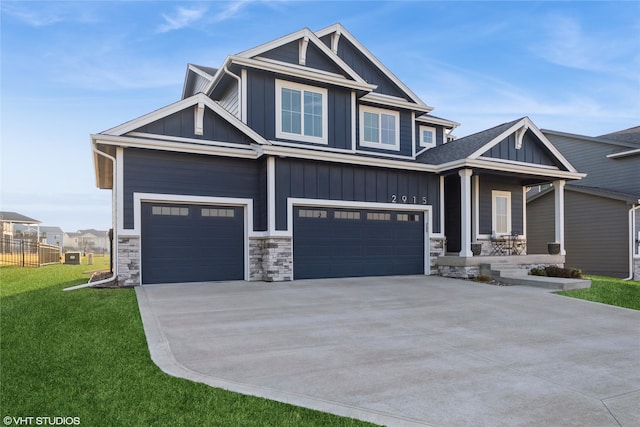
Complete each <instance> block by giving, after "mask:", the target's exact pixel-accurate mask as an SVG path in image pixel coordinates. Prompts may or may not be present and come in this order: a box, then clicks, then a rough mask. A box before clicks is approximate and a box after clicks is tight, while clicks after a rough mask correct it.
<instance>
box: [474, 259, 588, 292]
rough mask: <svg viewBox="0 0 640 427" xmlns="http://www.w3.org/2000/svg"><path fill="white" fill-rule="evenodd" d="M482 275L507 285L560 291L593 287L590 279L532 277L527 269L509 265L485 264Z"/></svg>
mask: <svg viewBox="0 0 640 427" xmlns="http://www.w3.org/2000/svg"><path fill="white" fill-rule="evenodd" d="M480 274H483V275H486V276H489V277H491V278H492V279H493V280H495V281H497V282H500V283H504V284H507V285H521V286H535V287H539V288H546V289H554V290H558V291H571V290H574V289H585V288H590V287H591V280H589V279H565V278H562V277H546V276H530V275H529V272H528V271H527V270H526V269H524V268H518V266H517V265H513V264H508V263H500V264H483V265H481V266H480Z"/></svg>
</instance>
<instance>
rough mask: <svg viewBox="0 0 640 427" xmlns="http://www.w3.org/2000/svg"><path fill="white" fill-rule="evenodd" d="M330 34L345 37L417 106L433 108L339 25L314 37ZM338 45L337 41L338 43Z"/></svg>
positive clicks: (427, 109) (325, 29)
mask: <svg viewBox="0 0 640 427" xmlns="http://www.w3.org/2000/svg"><path fill="white" fill-rule="evenodd" d="M330 34H335V35H336V37H345V38H346V39H347V40H349V42H350V43H351V44H352V45H353V46H355V47H356V48H357V49H358V50H359V51H360V52H361V53H362V54H363V55H364V56H365V57H366V58H367V59H368V60H369V61H371V63H372V64H373V65H375V66H376V67H377V68H378V69H379V70H380V71H381V72H382V73H383V74H384V75H385V76H386V77H387V78H389V80H391V81H392V82H393V83H394V84H395V85H396V86H397V87H398V88H400V90H402V92H404V93H405V94H406V95H407V96H408V97H409V99H411V100H412V101H413V102H414V103H416V104H417V105H418V106H421V107H423V109H424V111H427V112H428V111H431V110H433V107H429V106H428V105H427V104H425V102H424V101H422V99H420V97H419V96H418V95H416V94H415V93H414V92H413V91H412V90H411V89H409V87H408V86H407V85H405V84H404V83H403V82H402V80H400V79H399V78H398V77H397V76H396V75H395V74H393V73H392V72H391V70H389V69H388V68H387V67H386V66H385V65H384V64H383V63H382V62H380V60H379V59H378V58H376V57H375V55H373V53H371V51H369V49H367V48H366V47H365V46H364V45H363V44H362V43H360V42H359V41H358V39H356V38H355V37H354V36H353V35H352V34H351V33H350V32H349V31H347V29H346V28H344V27H343V26H342V24H340V23H336V24H333V25H330V26H328V27H326V28H323V29H321V30H319V31H316V35H317V36H318V37H324V36H327V35H330ZM337 43H339V40H338V42H337Z"/></svg>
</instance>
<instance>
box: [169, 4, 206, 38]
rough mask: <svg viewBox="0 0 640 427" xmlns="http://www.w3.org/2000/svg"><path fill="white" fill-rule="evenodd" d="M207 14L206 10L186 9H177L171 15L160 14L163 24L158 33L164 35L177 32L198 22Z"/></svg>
mask: <svg viewBox="0 0 640 427" xmlns="http://www.w3.org/2000/svg"><path fill="white" fill-rule="evenodd" d="M206 12H207V9H206V8H198V9H187V8H184V7H179V8H178V10H177V11H176V12H175V14H173V15H167V14H164V13H163V14H162V17H163V18H164V20H165V23H164V24H162V25H160V26H159V27H158V32H160V33H166V32H169V31H173V30H179V29H181V28H184V27H188V26H189V25H191V24H193V23H195V22H197V21H199V20H200V19H202V17H203V16H204V15H205V13H206Z"/></svg>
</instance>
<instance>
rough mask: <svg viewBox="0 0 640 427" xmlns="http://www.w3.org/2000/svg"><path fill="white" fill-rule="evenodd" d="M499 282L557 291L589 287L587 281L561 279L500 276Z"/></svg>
mask: <svg viewBox="0 0 640 427" xmlns="http://www.w3.org/2000/svg"><path fill="white" fill-rule="evenodd" d="M499 281H500V282H502V283H506V284H509V285H521V286H535V287H538V288H546V289H553V290H558V291H573V290H575V289H587V288H590V287H591V280H589V279H565V278H563V277H545V276H502V277H501V278H500V280H499Z"/></svg>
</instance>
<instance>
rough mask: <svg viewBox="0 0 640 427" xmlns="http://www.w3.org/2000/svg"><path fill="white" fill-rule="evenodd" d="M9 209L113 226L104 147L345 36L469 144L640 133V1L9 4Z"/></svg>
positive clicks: (1, 105)
mask: <svg viewBox="0 0 640 427" xmlns="http://www.w3.org/2000/svg"><path fill="white" fill-rule="evenodd" d="M0 19H1V21H0V28H1V29H0V168H1V169H0V190H1V192H0V193H1V194H0V210H2V211H12V212H19V213H21V214H23V215H26V216H29V217H31V218H35V219H37V220H39V221H41V222H42V225H47V226H58V227H61V228H62V229H63V230H64V231H76V230H79V229H87V228H96V229H102V230H106V229H108V228H110V227H111V191H110V190H99V189H97V187H96V185H95V171H94V167H93V156H92V153H91V144H90V134H95V133H99V132H102V131H104V130H107V129H110V128H112V127H115V126H117V125H119V124H122V123H124V122H126V121H128V120H131V119H134V118H136V117H139V116H141V115H143V114H146V113H149V112H151V111H154V110H156V109H158V108H161V107H163V106H166V105H168V104H171V103H173V102H176V101H178V100H179V99H180V96H181V93H182V85H183V83H184V77H185V72H186V68H187V64H188V63H194V64H199V65H206V66H211V67H216V68H217V67H218V66H219V65H220V64H222V63H223V61H224V59H225V58H226V56H227V55H232V54H236V53H239V52H242V51H244V50H247V49H249V48H252V47H255V46H257V45H260V44H262V43H266V42H268V41H271V40H274V39H276V38H279V37H281V36H284V35H287V34H289V33H292V32H295V31H297V30H300V29H302V28H305V27H307V28H310V29H311V30H319V29H322V28H325V27H327V26H329V25H331V24H334V23H336V22H339V23H341V24H343V25H344V26H345V27H346V28H347V30H348V31H349V32H350V33H351V34H352V35H354V36H355V37H356V38H357V39H358V40H359V41H360V42H361V43H362V44H363V45H364V46H366V47H367V48H368V49H369V50H370V51H371V52H372V53H373V54H374V55H375V56H376V57H377V58H378V59H379V60H380V61H381V62H382V63H383V64H385V65H386V66H387V68H389V69H390V70H391V71H392V72H393V73H394V74H395V75H396V76H397V77H398V78H399V79H400V80H401V81H403V82H404V83H405V84H406V85H407V86H408V87H409V88H411V90H412V91H413V92H414V93H416V94H417V95H418V96H419V97H420V98H421V99H422V100H423V101H425V102H426V103H427V105H430V106H432V107H435V109H434V110H433V112H432V114H433V115H435V116H438V117H443V118H446V119H450V120H453V121H456V122H458V123H460V124H461V126H460V127H459V128H457V129H456V130H455V132H454V134H455V135H456V136H457V137H462V136H466V135H469V134H472V133H475V132H478V131H481V130H484V129H487V128H490V127H493V126H496V125H499V124H501V123H505V122H507V121H511V120H514V119H517V118H520V117H523V116H528V117H530V118H531V119H532V120H533V122H534V123H535V124H536V125H537V126H538V127H539V128H541V129H552V130H558V131H563V132H568V133H575V134H580V135H587V136H597V135H602V134H606V133H610V132H614V131H618V130H623V129H627V128H630V127H633V126H637V125H640V1H639V0H632V1H614V2H597V1H590V2H578V1H565V2H551V1H541V2H530V1H490V2H483V1H473V2H463V1H446V2H439V1H390V2H386V1H353V2H350V1H335V2H334V1H322V2H313V1H95V2H94V1H80V2H74V1H55V0H54V1H44V2H38V1H16V2H14V1H7V0H2V1H0Z"/></svg>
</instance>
